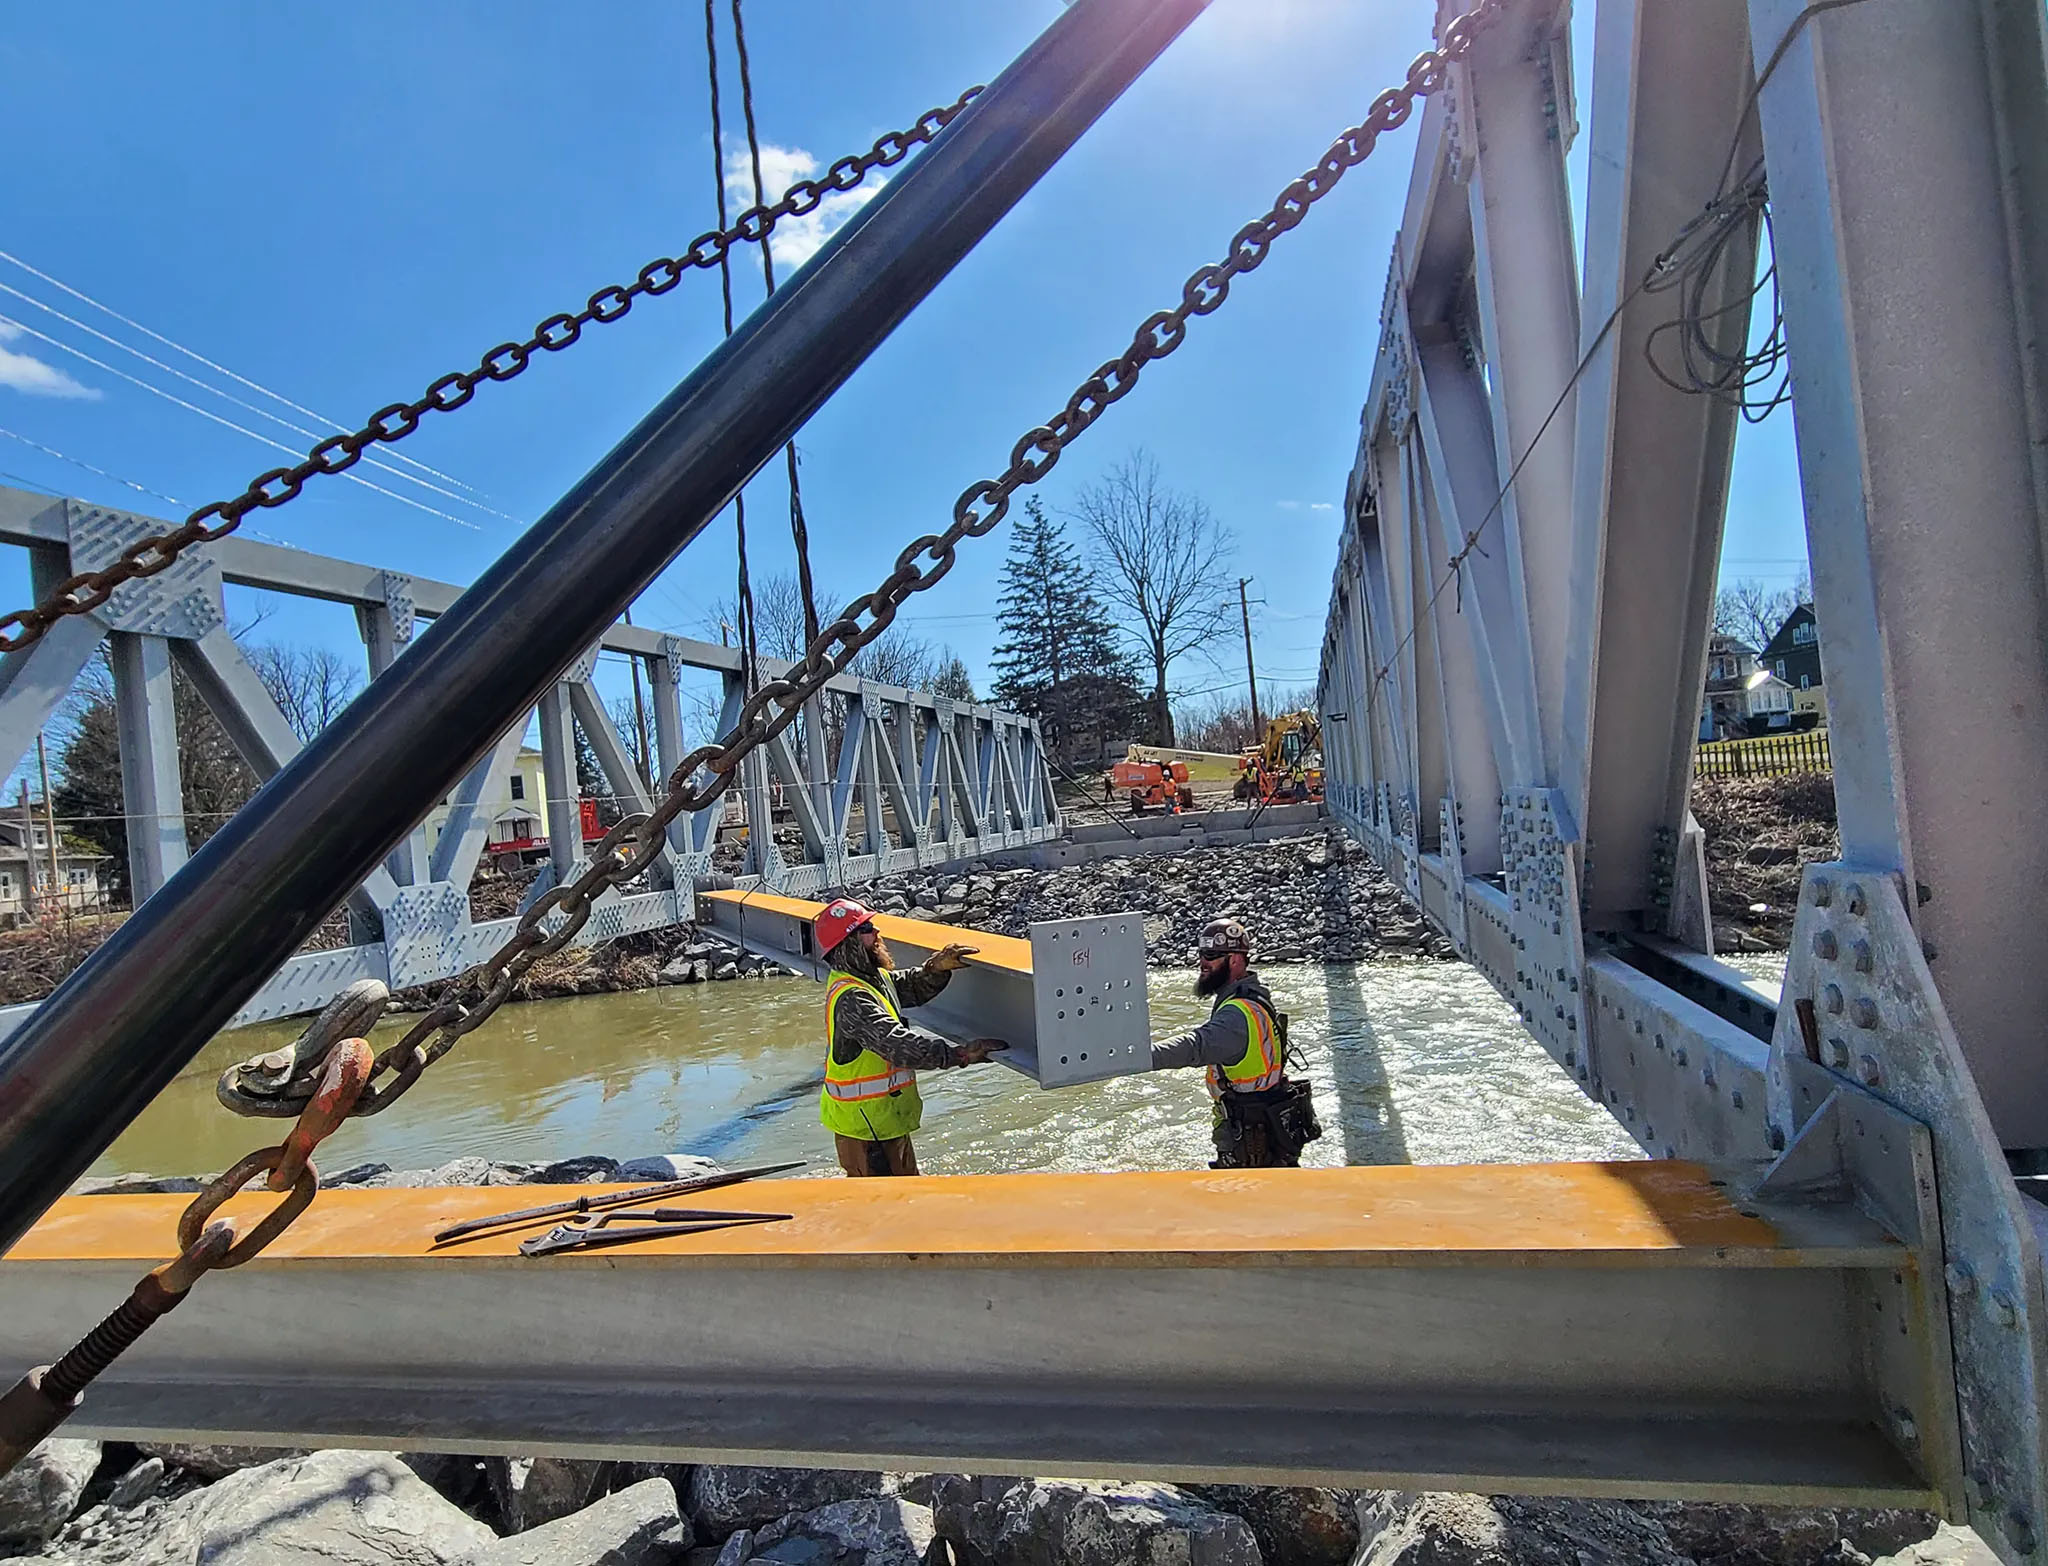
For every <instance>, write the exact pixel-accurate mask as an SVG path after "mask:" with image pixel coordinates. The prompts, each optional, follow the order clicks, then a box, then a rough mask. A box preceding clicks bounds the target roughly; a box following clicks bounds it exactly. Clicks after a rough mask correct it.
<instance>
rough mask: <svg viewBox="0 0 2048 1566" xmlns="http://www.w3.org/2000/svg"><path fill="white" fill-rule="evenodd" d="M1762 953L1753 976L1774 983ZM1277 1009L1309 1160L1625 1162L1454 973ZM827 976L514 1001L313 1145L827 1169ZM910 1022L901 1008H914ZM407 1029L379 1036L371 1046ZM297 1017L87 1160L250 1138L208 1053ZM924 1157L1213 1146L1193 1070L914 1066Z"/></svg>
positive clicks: (174, 1087) (235, 1148)
mask: <svg viewBox="0 0 2048 1566" xmlns="http://www.w3.org/2000/svg"><path fill="white" fill-rule="evenodd" d="M1769 967H1770V964H1768V963H1765V964H1763V965H1762V966H1761V967H1760V968H1759V971H1758V974H1757V976H1759V977H1766V976H1768V977H1773V978H1774V977H1775V974H1772V973H1768V972H1767V971H1766V970H1768V968H1769ZM1262 972H1263V975H1264V977H1265V979H1266V981H1267V983H1268V984H1269V985H1270V986H1271V987H1272V990H1273V993H1274V995H1275V997H1276V998H1277V1000H1278V1001H1279V1003H1280V1005H1281V1006H1282V1008H1283V1009H1285V1010H1286V1011H1287V1012H1288V1013H1289V1015H1290V1018H1291V1032H1292V1040H1293V1048H1292V1056H1291V1065H1292V1066H1293V1068H1294V1069H1295V1071H1296V1073H1297V1074H1300V1073H1301V1072H1304V1071H1305V1072H1306V1074H1307V1075H1308V1076H1309V1078H1310V1079H1311V1080H1312V1081H1313V1082H1314V1084H1315V1090H1316V1103H1317V1112H1318V1114H1319V1116H1320V1117H1321V1119H1322V1122H1323V1126H1324V1136H1323V1139H1322V1140H1321V1141H1320V1142H1317V1143H1315V1144H1314V1145H1312V1146H1311V1147H1310V1148H1309V1150H1308V1153H1307V1155H1306V1156H1305V1157H1304V1159H1303V1162H1305V1163H1311V1164H1347V1163H1348V1164H1379V1163H1522V1162H1536V1161H1541V1160H1546V1159H1569V1158H1628V1157H1635V1156H1637V1152H1636V1148H1635V1144H1634V1143H1633V1142H1631V1141H1630V1140H1629V1138H1628V1137H1627V1136H1626V1135H1624V1134H1623V1133H1622V1131H1621V1129H1620V1128H1619V1127H1618V1126H1617V1125H1616V1124H1615V1123H1614V1122H1613V1120H1611V1119H1610V1118H1609V1117H1608V1116H1607V1115H1606V1114H1605V1113H1604V1112H1603V1111H1602V1110H1600V1109H1599V1108H1597V1107H1596V1106H1594V1105H1593V1104H1592V1103H1590V1102H1588V1101H1587V1099H1586V1098H1585V1097H1584V1096H1582V1095H1581V1093H1580V1092H1579V1090H1578V1088H1577V1087H1576V1086H1575V1085H1574V1084H1573V1083H1572V1082H1570V1081H1569V1080H1568V1079H1567V1078H1566V1077H1565V1075H1564V1073H1563V1072H1562V1071H1561V1070H1559V1069H1558V1067H1557V1066H1555V1065H1554V1064H1552V1062H1551V1060H1550V1058H1549V1057H1548V1056H1547V1055H1545V1054H1544V1053H1543V1051H1542V1050H1541V1049H1539V1048H1538V1047H1537V1046H1536V1044H1535V1043H1534V1042H1532V1041H1531V1040H1530V1039H1529V1037H1528V1035H1527V1034H1525V1033H1524V1032H1523V1031H1522V1030H1521V1028H1520V1026H1519V1025H1518V1024H1517V1023H1516V1021H1515V1017H1514V1014H1513V1013H1512V1012H1511V1011H1510V1010H1509V1009H1508V1008H1507V1007H1506V1006H1505V1005H1504V1004H1503V1003H1502V1002H1501V1001H1500V1000H1499V999H1498V997H1496V996H1495V995H1494V993H1493V991H1492V990H1491V989H1490V988H1489V987H1488V985H1487V983H1486V981H1485V980H1484V979H1483V978H1481V977H1480V976H1479V974H1478V973H1477V972H1476V971H1474V970H1473V969H1471V968H1468V967H1466V966H1464V965H1463V964H1461V963H1435V962H1413V963H1410V962H1375V963H1359V964H1332V965H1329V966H1321V965H1317V966H1310V965H1292V964H1283V965H1278V966H1274V967H1269V968H1266V969H1263V970H1262ZM1192 977H1193V976H1192V974H1191V973H1189V972H1187V971H1185V970H1179V969H1161V970H1154V971H1153V972H1152V975H1151V980H1150V991H1151V1005H1152V1022H1153V1028H1154V1031H1155V1032H1165V1031H1168V1030H1169V1029H1171V1028H1174V1027H1180V1026H1185V1025H1187V1024H1189V1023H1192V1022H1194V1021H1196V1020H1199V1019H1200V1018H1201V1017H1202V1016H1203V1015H1205V1014H1206V1013H1207V1010H1208V1003H1207V1002H1206V1001H1202V1000H1197V999H1196V998H1195V996H1194V995H1193V994H1192V993H1191V991H1190V984H1191V980H1192ZM823 999H824V991H823V989H822V987H821V986H819V985H816V984H812V983H810V982H808V981H805V980H801V979H770V980H736V981H730V982H727V983H723V984H695V985H687V986H679V987H675V988H664V989H656V990H641V991H635V992H632V993H628V994H621V995H593V996H583V997H578V998H575V999H571V1000H555V1001H535V1002H531V1003H528V1004H526V1005H516V1006H507V1007H505V1008H504V1009H503V1010H502V1011H500V1012H499V1013H498V1015H497V1016H496V1017H494V1018H493V1019H492V1020H491V1021H490V1022H489V1023H488V1024H486V1025H485V1026H484V1027H483V1028H481V1029H479V1030H478V1031H477V1032H475V1033H473V1034H471V1035H470V1036H469V1037H468V1038H466V1039H464V1040H463V1041H462V1043H461V1045H460V1046H458V1048H457V1049H456V1051H455V1052H454V1053H453V1054H451V1055H449V1056H448V1057H447V1058H446V1059H444V1060H442V1061H441V1062H440V1063H439V1064H437V1065H436V1066H435V1067H434V1068H433V1069H432V1070H431V1071H430V1072H428V1073H427V1075H426V1076H425V1077H424V1078H423V1079H422V1080H421V1081H420V1083H419V1085H418V1086H417V1087H415V1088H414V1089H413V1090H412V1092H411V1093H409V1094H408V1095H407V1096H406V1098H405V1100H404V1102H402V1103H400V1104H397V1105H394V1106H393V1107H392V1108H391V1109H390V1110H388V1111H386V1112H385V1113H383V1114H381V1115H377V1116H374V1117H371V1118H367V1119H359V1120H353V1121H351V1122H349V1123H348V1124H347V1125H346V1126H344V1127H343V1128H342V1130H341V1131H339V1132H338V1133H336V1135H335V1136H334V1137H333V1138H332V1139H331V1140H330V1141H329V1142H328V1144H327V1145H326V1147H325V1149H324V1150H323V1152H322V1154H321V1158H320V1162H321V1164H322V1165H323V1167H325V1168H326V1169H328V1170H332V1171H338V1170H340V1169H343V1168H345V1167H347V1166H349V1165H352V1164H357V1163H363V1162H368V1161H372V1160H374V1161H377V1162H381V1163H386V1164H389V1165H391V1166H392V1167H393V1168H395V1169H421V1168H429V1167H432V1166H435V1165H438V1164H442V1163H446V1162H447V1161H449V1160H450V1159H454V1158H460V1157H464V1156H467V1155H477V1156H482V1157H487V1158H497V1159H510V1160H527V1159H531V1160H545V1159H554V1158H563V1157H568V1156H571V1155H575V1154H583V1153H603V1154H608V1155H609V1156H611V1157H614V1158H619V1159H628V1158H637V1157H643V1156H646V1155H648V1154H652V1153H668V1152H692V1153H702V1154H705V1155H707V1156H710V1157H713V1158H716V1159H718V1160H719V1161H721V1162H723V1163H728V1164H743V1163H766V1162H774V1161H781V1160H785V1159H796V1158H808V1159H810V1160H811V1161H812V1165H811V1169H810V1171H808V1172H810V1173H816V1174H828V1173H834V1172H836V1170H835V1167H834V1165H833V1162H832V1152H831V1146H830V1141H829V1139H828V1138H827V1137H826V1136H825V1134H824V1132H823V1129H822V1128H821V1127H820V1126H819V1124H818V1113H817V1096H818V1086H817V1084H818V1081H819V1077H820V1074H821V1071H822V1064H823V1043H822V1015H821V1013H822V1007H823ZM914 1018H915V1014H914V1013H913V1020H914ZM410 1020H411V1019H410V1018H400V1019H398V1020H397V1021H396V1022H395V1023H394V1024H392V1025H391V1026H390V1027H388V1028H380V1029H379V1030H378V1038H377V1041H376V1042H378V1044H379V1045H380V1047H381V1045H382V1044H383V1043H386V1042H389V1040H390V1039H391V1038H393V1037H396V1035H397V1033H398V1031H399V1030H400V1029H402V1028H403V1027H404V1026H405V1025H406V1024H407V1023H408V1022H409V1021H410ZM299 1026H300V1024H299V1023H289V1024H287V1023H279V1024H274V1025H269V1026H265V1027H257V1028H245V1029H242V1030H240V1031H238V1032H235V1033H230V1034H223V1035H222V1036H221V1037H220V1038H218V1039H216V1040H214V1042H213V1043H212V1044H211V1045H210V1046H209V1047H208V1048H207V1049H206V1051H205V1052H204V1053H203V1054H202V1055H201V1056H200V1058H199V1059H198V1060H196V1061H194V1062H193V1063H192V1065H191V1066H190V1067H188V1068H187V1069H186V1070H185V1071H184V1072H182V1073H180V1075H179V1076H178V1078H177V1080H176V1081H174V1082H173V1083H172V1084H171V1085H170V1086H169V1087H168V1088H167V1089H165V1091H164V1092H163V1093H162V1095H161V1096H159V1097H158V1099H157V1100H156V1102H155V1103H153V1104H151V1105H150V1107H149V1108H148V1109H146V1110H145V1111H144V1112H143V1113H142V1115H141V1116H140V1118H138V1119H137V1120H136V1122H135V1124H133V1125H132V1126H130V1127H129V1128H128V1130H127V1131H126V1132H125V1133H124V1134H123V1135H122V1136H121V1138H120V1139H119V1140H118V1141H117V1142H116V1143H115V1144H114V1146H113V1147H112V1149H111V1150H110V1151H109V1152H108V1153H107V1154H106V1155H105V1156H103V1157H102V1158H101V1159H100V1160H99V1161H98V1163H96V1164H95V1165H94V1167H93V1171H92V1172H93V1173H94V1174H98V1175H108V1174H120V1173H126V1172H129V1171H135V1170H141V1171H147V1172H149V1173H153V1174H201V1173H207V1172H211V1171H213V1170H216V1169H220V1168H223V1167H225V1166H226V1165H228V1164H230V1163H232V1162H233V1161H234V1160H235V1159H237V1158H238V1157H240V1156H241V1155H242V1154H243V1153H245V1152H246V1151H248V1150H249V1148H251V1147H252V1146H255V1145H257V1144H258V1143H260V1142H262V1141H263V1140H265V1139H266V1136H267V1134H268V1133H269V1132H270V1131H271V1130H272V1127H271V1126H270V1124H269V1123H267V1122H262V1121H251V1120H244V1119H242V1118H240V1117H238V1116H236V1115H232V1114H230V1113H228V1111H226V1110H225V1109H223V1108H221V1106H220V1105H219V1104H218V1103H217V1102H216V1101H215V1099H214V1096H213V1084H214V1080H215V1078H216V1077H218V1076H219V1074H220V1072H221V1070H222V1068H223V1067H225V1066H227V1065H229V1064H231V1063H233V1062H234V1061H236V1060H240V1059H243V1058H246V1057H247V1056H249V1055H253V1054H258V1053H261V1052H262V1051H264V1050H267V1049H272V1048H275V1047H276V1046H277V1045H278V1044H281V1043H284V1042H286V1041H288V1040H289V1039H290V1038H292V1037H293V1036H294V1035H295V1034H296V1033H297V1031H298V1028H299ZM921 1086H922V1088H923V1091H924V1096H925V1105H926V1107H925V1123H924V1129H923V1131H921V1132H920V1133H919V1134H918V1138H917V1143H918V1159H919V1162H920V1163H921V1165H922V1166H923V1168H924V1169H925V1171H926V1172H927V1173H931V1174H979V1173H996V1172H1008V1171H1022V1170H1045V1169H1059V1170H1086V1169H1175V1168H1194V1167H1199V1166H1200V1165H1202V1164H1205V1163H1206V1162H1207V1161H1208V1159H1209V1157H1210V1156H1211V1149H1210V1147H1209V1137H1208V1120H1209V1111H1208V1108H1207V1103H1206V1098H1205V1095H1204V1092H1203V1089H1202V1085H1201V1080H1200V1075H1199V1073H1197V1072H1193V1071H1176V1072H1162V1073H1158V1074H1154V1075H1148V1076H1140V1077H1132V1078H1125V1079H1122V1080H1117V1081H1110V1082H1102V1083H1095V1084H1091V1085H1088V1086H1083V1087H1075V1088H1063V1089H1060V1090H1058V1091H1056V1092H1042V1091H1040V1090H1039V1089H1038V1087H1037V1086H1036V1085H1035V1084H1034V1083H1032V1082H1030V1081H1029V1080H1027V1079H1026V1078H1024V1077H1022V1076H1020V1075H1018V1074H1017V1073H1016V1072H1014V1071H1009V1070H1006V1069H1004V1068H1002V1067H999V1066H983V1067H978V1068H974V1069H970V1070H966V1071H948V1072H945V1073H943V1074H927V1075H926V1076H925V1077H924V1078H923V1079H922V1083H921Z"/></svg>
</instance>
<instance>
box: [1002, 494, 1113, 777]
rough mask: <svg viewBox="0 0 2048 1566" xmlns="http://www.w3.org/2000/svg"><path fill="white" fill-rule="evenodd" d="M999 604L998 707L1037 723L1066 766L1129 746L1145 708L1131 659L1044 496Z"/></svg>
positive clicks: (1026, 525)
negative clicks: (1137, 708) (1135, 709)
mask: <svg viewBox="0 0 2048 1566" xmlns="http://www.w3.org/2000/svg"><path fill="white" fill-rule="evenodd" d="M997 605H998V621H999V624H1000V626H1001V640H1000V641H999V642H998V643H997V645H996V649H995V652H994V653H993V655H992V656H991V658H990V660H989V661H990V664H991V666H992V667H993V668H994V670H995V675H996V679H995V685H994V686H993V688H992V689H991V690H990V692H989V695H990V698H991V699H992V700H994V701H997V702H1000V703H1002V704H1003V705H1005V706H1011V707H1015V708H1017V709H1018V710H1019V711H1021V712H1027V713H1031V714H1033V715H1034V716H1036V717H1037V718H1038V720H1039V726H1040V728H1041V730H1042V731H1043V733H1044V736H1045V740H1046V744H1047V746H1048V747H1049V748H1050V749H1051V751H1052V753H1053V754H1054V755H1055V756H1056V757H1058V758H1060V759H1062V760H1068V761H1072V760H1079V759H1083V758H1084V753H1086V757H1085V759H1088V760H1093V759H1094V758H1095V756H1097V755H1099V754H1100V753H1101V752H1102V750H1103V749H1104V748H1105V747H1111V746H1114V744H1115V743H1116V742H1117V741H1118V740H1120V739H1123V738H1127V737H1128V735H1129V731H1130V724H1131V721H1132V720H1131V710H1132V705H1133V703H1135V702H1136V701H1137V699H1138V692H1137V687H1136V684H1135V681H1134V678H1133V675H1132V672H1131V665H1130V660H1129V659H1128V658H1127V657H1126V656H1125V654H1124V652H1123V651H1122V649H1121V648H1119V647H1118V645H1117V640H1116V630H1115V627H1114V626H1113V625H1112V624H1111V623H1110V620H1109V616H1108V615H1107V614H1105V613H1104V612H1103V608H1102V604H1101V602H1100V601H1099V600H1098V599H1097V598H1096V596H1095V593H1094V591H1093V589H1091V588H1090V586H1089V584H1088V573H1087V572H1086V570H1085V569H1083V567H1082V565H1081V560H1080V556H1079V555H1078V554H1077V553H1076V551H1075V549H1074V547H1073V545H1071V544H1070V543H1068V542H1067V539H1066V535H1065V532H1064V530H1063V529H1062V528H1061V527H1060V525H1059V523H1057V522H1055V521H1053V520H1052V519H1051V518H1050V517H1048V516H1047V515H1046V513H1045V507H1044V506H1043V505H1041V504H1040V503H1039V500H1038V498H1037V497H1036V496H1033V497H1031V498H1029V499H1027V500H1026V501H1025V502H1024V518H1023V520H1022V521H1021V522H1019V523H1018V525H1017V532H1016V535H1015V537H1013V538H1012V539H1011V541H1010V554H1009V558H1008V559H1007V560H1005V561H1004V562H1003V591H1002V595H1001V597H1000V598H999V599H998V601H997Z"/></svg>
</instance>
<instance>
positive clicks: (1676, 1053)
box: [1671, 1044, 1685, 1066]
mask: <svg viewBox="0 0 2048 1566" xmlns="http://www.w3.org/2000/svg"><path fill="white" fill-rule="evenodd" d="M1671 1059H1672V1061H1673V1062H1674V1063H1675V1064H1677V1065H1680V1066H1682V1065H1684V1064H1685V1046H1684V1045H1683V1044H1681V1045H1679V1047H1678V1048H1677V1049H1675V1050H1673V1051H1672V1052H1671Z"/></svg>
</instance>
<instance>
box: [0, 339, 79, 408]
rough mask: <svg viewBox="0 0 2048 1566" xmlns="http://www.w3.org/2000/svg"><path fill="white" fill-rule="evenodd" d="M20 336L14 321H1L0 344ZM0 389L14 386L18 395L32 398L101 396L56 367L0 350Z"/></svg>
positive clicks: (3, 349)
mask: <svg viewBox="0 0 2048 1566" xmlns="http://www.w3.org/2000/svg"><path fill="white" fill-rule="evenodd" d="M20 335H21V328H20V327H18V326H16V325H15V324H14V323H13V322H11V321H4V320H0V343H4V342H10V341H12V340H13V339H14V338H16V337H19V336H20ZM0 386H11V387H12V388H14V390H16V391H18V392H25V393H27V394H28V395H29V396H31V397H84V398H88V399H93V398H97V397H98V396H99V395H100V393H99V392H98V391H96V390H95V389H94V388H92V387H90V386H81V385H80V384H79V383H78V382H77V381H74V380H73V379H72V378H71V377H70V376H68V375H66V374H65V373H64V372H63V371H62V370H60V369H58V368H57V367H56V366H55V365H51V364H45V363H43V361H42V360H40V359H37V358H35V357H33V356H31V355H29V354H25V353H13V352H11V351H9V350H8V349H5V348H0Z"/></svg>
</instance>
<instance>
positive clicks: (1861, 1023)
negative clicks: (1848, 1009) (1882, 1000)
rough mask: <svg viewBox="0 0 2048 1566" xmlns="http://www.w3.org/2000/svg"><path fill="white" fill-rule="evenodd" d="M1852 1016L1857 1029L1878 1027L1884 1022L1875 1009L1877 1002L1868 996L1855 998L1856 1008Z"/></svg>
mask: <svg viewBox="0 0 2048 1566" xmlns="http://www.w3.org/2000/svg"><path fill="white" fill-rule="evenodd" d="M1852 1015H1853V1017H1854V1019H1855V1022H1856V1026H1857V1027H1859V1028H1874V1027H1876V1026H1877V1025H1878V1023H1880V1022H1881V1021H1883V1020H1884V1019H1883V1016H1882V1015H1881V1014H1880V1013H1879V1011H1878V1009H1877V1002H1876V1001H1874V1000H1872V999H1871V998H1870V997H1869V996H1868V995H1859V996H1857V997H1856V1006H1855V1010H1854V1012H1853V1013H1852Z"/></svg>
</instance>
